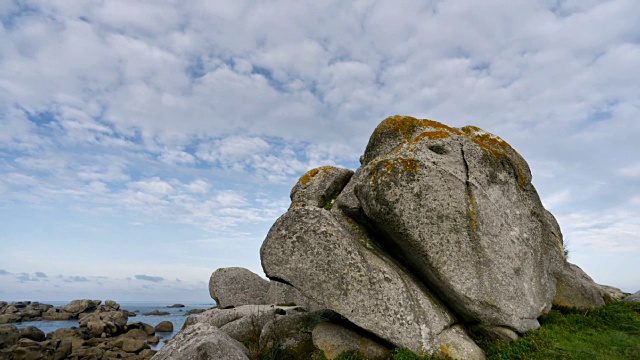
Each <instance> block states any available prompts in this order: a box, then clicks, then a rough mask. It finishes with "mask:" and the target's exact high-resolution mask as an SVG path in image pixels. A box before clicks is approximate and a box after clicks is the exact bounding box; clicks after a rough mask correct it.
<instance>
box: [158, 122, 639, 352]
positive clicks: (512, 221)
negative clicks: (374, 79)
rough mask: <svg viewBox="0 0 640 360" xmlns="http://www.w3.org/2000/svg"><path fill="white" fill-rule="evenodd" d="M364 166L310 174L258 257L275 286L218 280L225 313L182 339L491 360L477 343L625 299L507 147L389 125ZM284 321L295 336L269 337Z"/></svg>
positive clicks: (423, 126) (227, 275) (440, 129)
mask: <svg viewBox="0 0 640 360" xmlns="http://www.w3.org/2000/svg"><path fill="white" fill-rule="evenodd" d="M360 163H361V167H360V168H359V169H358V170H357V171H355V172H353V171H351V170H348V169H343V168H339V167H333V166H323V167H319V168H316V169H312V170H310V171H308V172H307V173H306V174H304V175H303V176H302V177H301V178H300V180H298V182H297V183H296V185H295V186H294V187H293V189H292V191H291V205H290V207H289V210H288V211H287V213H285V214H284V215H282V216H281V217H280V218H279V219H278V220H277V221H276V222H275V224H274V225H273V226H272V228H271V230H270V231H269V233H268V235H267V237H266V239H265V241H264V243H263V244H262V247H261V249H260V256H261V261H262V267H263V269H264V271H265V273H266V275H267V277H268V278H269V279H270V280H271V285H269V282H267V281H265V280H264V279H262V278H261V277H260V276H258V275H256V274H253V273H251V272H249V271H248V270H246V269H241V268H227V269H219V270H217V271H216V272H214V273H213V274H212V276H211V280H210V293H211V296H212V297H213V298H214V299H215V300H216V301H217V302H218V305H219V307H220V308H219V309H214V310H215V311H214V310H209V311H206V312H204V313H202V314H200V315H198V316H197V317H195V318H193V317H192V318H189V319H188V320H187V322H186V323H185V329H187V330H189V327H190V326H193V325H194V324H199V323H201V322H204V323H206V324H211V325H215V326H220V327H221V329H222V330H225V331H226V332H227V333H228V334H229V335H231V337H232V338H234V339H236V340H239V341H241V342H243V343H245V345H247V346H248V347H249V348H251V349H253V348H252V347H251V346H253V345H255V337H256V336H257V335H256V334H260V341H259V343H260V348H259V349H258V350H260V351H264V350H265V348H270V347H276V348H279V349H289V348H287V347H286V346H284V345H282V344H300V346H299V347H297V348H296V349H297V350H296V351H300V352H299V353H298V356H300V358H313V357H317V356H318V354H319V353H321V354H323V355H324V356H325V357H328V358H335V357H336V356H337V355H338V353H340V352H342V351H348V350H359V351H362V352H367V353H369V354H371V356H373V357H380V358H384V357H385V356H387V355H386V354H388V353H389V351H391V350H392V348H393V347H405V348H408V349H410V350H412V351H414V352H417V353H422V354H428V355H446V356H449V357H451V358H455V359H484V358H485V356H484V353H483V351H482V350H481V349H480V348H479V347H478V346H477V344H476V343H475V342H474V340H473V339H474V338H476V337H475V336H474V337H472V336H471V335H470V333H471V332H473V333H475V335H480V336H485V337H489V338H493V339H503V340H507V341H510V340H515V339H517V338H518V336H519V335H522V334H524V333H526V332H527V331H530V330H532V329H537V328H538V327H539V326H540V324H539V323H538V318H539V317H540V316H541V315H543V314H545V313H547V312H548V311H549V310H550V309H551V307H552V305H556V306H571V307H577V308H593V307H599V306H603V305H604V304H605V301H616V300H620V299H621V298H622V297H623V296H624V294H623V293H622V291H620V290H619V289H616V288H613V287H609V286H604V285H598V284H596V283H595V282H593V280H592V279H591V278H590V277H589V276H588V275H586V274H585V273H584V272H583V271H582V270H581V269H580V268H579V267H577V266H575V265H573V264H569V263H568V262H567V261H566V258H565V253H564V247H563V239H562V233H561V231H560V226H559V225H558V223H557V222H556V219H555V218H554V217H553V215H552V214H551V213H550V212H549V211H547V210H546V209H545V208H544V207H543V205H542V202H541V201H540V198H539V196H538V194H537V192H536V190H535V188H534V187H533V185H532V183H531V178H532V175H531V172H530V169H529V166H528V164H527V162H526V161H525V160H524V158H522V156H521V155H520V154H519V153H518V152H517V151H516V150H515V149H514V148H513V147H511V146H510V145H509V144H508V143H507V142H506V141H504V140H502V139H501V138H500V137H498V136H496V135H493V134H490V133H488V132H485V131H483V130H482V129H480V128H477V127H474V126H465V127H463V128H453V127H450V126H447V125H445V124H442V123H439V122H436V121H432V120H420V119H416V118H412V117H407V116H393V117H390V118H387V119H385V120H384V121H383V122H382V123H380V125H378V127H377V128H376V129H375V131H374V133H373V134H372V135H371V138H370V140H369V143H368V145H367V148H366V150H365V152H364V155H363V156H362V157H361V158H360ZM632 298H633V296H632V297H630V298H628V299H630V300H632ZM248 304H253V305H254V307H251V306H249V305H248ZM258 304H272V305H260V306H262V307H265V306H267V308H259V307H257V306H258ZM242 305H244V306H242ZM278 305H292V306H295V309H304V308H305V307H306V308H307V309H305V310H306V311H309V310H312V311H314V312H310V313H309V314H308V315H304V314H301V313H300V311H293V310H291V309H285V308H282V307H279V306H278ZM296 305H297V306H296ZM236 306H238V307H237V308H235V309H224V308H227V307H236ZM313 314H318V316H320V317H315V316H316V315H313ZM320 314H322V315H320ZM331 314H333V315H331ZM278 324H282V325H284V324H291V326H289V325H287V326H288V329H289V330H286V331H285V330H280V331H274V327H275V326H276V325H278ZM250 329H251V330H250ZM295 329H298V330H295ZM337 329H340V330H339V331H338V330H337ZM194 330H195V329H194ZM198 331H205V328H204V327H199V328H198ZM251 334H253V335H251ZM276 334H279V335H280V336H281V337H282V338H279V339H278V341H276V342H275V343H274V341H272V340H268V341H267V340H263V338H265V339H266V338H270V339H273V338H274V337H275V335H276ZM309 334H312V335H313V336H312V339H311V338H309ZM251 336H253V337H252V338H251ZM178 341H180V340H178ZM251 344H253V345H251ZM172 345H174V346H176V347H178V346H180V345H181V344H176V343H173V344H172ZM183 345H186V342H185V344H183ZM249 345H251V346H249ZM341 349H344V350H341ZM161 353H162V352H161ZM301 354H304V355H301ZM238 356H240V357H241V355H240V354H239V353H238Z"/></svg>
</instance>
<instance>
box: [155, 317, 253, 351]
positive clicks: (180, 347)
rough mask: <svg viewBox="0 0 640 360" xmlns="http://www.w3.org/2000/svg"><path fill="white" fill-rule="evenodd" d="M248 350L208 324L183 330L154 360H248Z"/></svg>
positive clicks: (196, 325) (200, 324)
mask: <svg viewBox="0 0 640 360" xmlns="http://www.w3.org/2000/svg"><path fill="white" fill-rule="evenodd" d="M247 352H248V350H247V349H246V348H245V347H244V345H242V344H241V343H239V342H238V341H236V340H234V339H232V338H231V337H229V335H227V333H225V332H224V331H222V330H220V329H218V328H217V327H214V326H212V325H209V324H206V323H196V324H193V325H191V326H188V327H187V328H186V329H184V330H182V331H181V332H180V333H179V334H178V335H177V336H176V337H175V338H173V340H172V341H171V342H169V344H167V345H165V346H164V347H163V348H162V349H161V350H160V351H159V352H158V353H157V354H156V355H155V356H154V357H153V359H154V360H181V359H189V360H209V359H219V360H248V359H249V358H248V357H247V355H246V353H247Z"/></svg>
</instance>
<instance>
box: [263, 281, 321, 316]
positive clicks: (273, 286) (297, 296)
mask: <svg viewBox="0 0 640 360" xmlns="http://www.w3.org/2000/svg"><path fill="white" fill-rule="evenodd" d="M267 302H268V303H269V304H275V305H281V306H301V307H303V308H305V309H307V310H308V311H317V310H322V308H323V307H322V305H320V304H318V303H317V302H315V301H313V300H311V299H310V298H308V297H306V296H304V295H303V294H302V293H301V292H300V291H299V290H298V289H296V288H294V287H293V286H291V285H287V284H285V283H281V282H278V281H271V283H270V285H269V291H267Z"/></svg>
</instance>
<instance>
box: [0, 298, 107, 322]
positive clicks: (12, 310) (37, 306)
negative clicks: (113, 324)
mask: <svg viewBox="0 0 640 360" xmlns="http://www.w3.org/2000/svg"><path fill="white" fill-rule="evenodd" d="M101 304H102V300H88V299H80V300H72V301H71V302H70V303H69V304H67V305H62V306H60V307H57V308H56V307H54V306H53V305H48V304H41V303H39V302H31V301H19V302H13V303H11V304H8V303H6V302H4V301H0V324H4V323H14V322H23V321H38V320H70V319H78V318H80V317H82V315H84V314H90V313H101V312H109V311H117V310H119V309H120V305H119V304H118V303H116V302H115V301H113V300H107V301H105V303H104V305H101Z"/></svg>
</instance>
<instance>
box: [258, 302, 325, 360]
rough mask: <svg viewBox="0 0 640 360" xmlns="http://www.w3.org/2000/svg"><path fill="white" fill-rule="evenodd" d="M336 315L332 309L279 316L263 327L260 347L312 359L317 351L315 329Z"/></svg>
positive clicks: (296, 357) (295, 356)
mask: <svg viewBox="0 0 640 360" xmlns="http://www.w3.org/2000/svg"><path fill="white" fill-rule="evenodd" d="M334 317H336V314H335V313H333V312H331V311H319V312H313V313H300V314H291V315H286V316H278V317H276V318H274V319H273V320H271V321H269V322H268V323H266V324H265V325H264V327H263V328H262V331H261V333H260V349H261V350H265V349H278V350H283V351H284V352H285V353H286V354H290V355H291V356H292V357H293V358H295V359H310V358H312V354H313V352H314V351H315V347H314V345H313V340H312V339H311V333H312V331H313V329H314V328H315V327H316V325H318V324H320V323H324V322H328V321H329V320H330V319H331V318H334Z"/></svg>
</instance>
